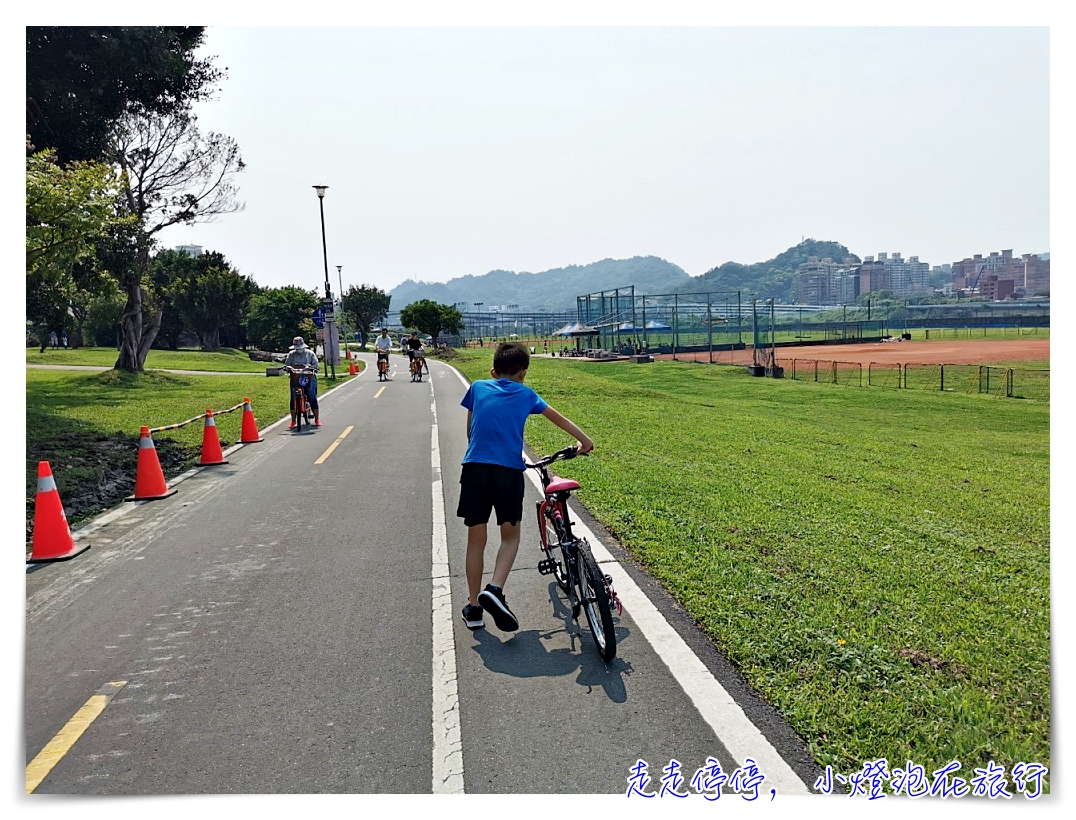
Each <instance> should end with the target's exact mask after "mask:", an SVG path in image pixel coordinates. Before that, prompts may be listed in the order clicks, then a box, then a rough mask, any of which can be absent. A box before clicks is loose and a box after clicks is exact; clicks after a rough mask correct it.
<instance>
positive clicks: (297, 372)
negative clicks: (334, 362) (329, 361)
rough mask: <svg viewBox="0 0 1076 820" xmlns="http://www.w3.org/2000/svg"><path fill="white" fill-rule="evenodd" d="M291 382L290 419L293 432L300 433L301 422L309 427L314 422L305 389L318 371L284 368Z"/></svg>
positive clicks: (312, 411)
mask: <svg viewBox="0 0 1076 820" xmlns="http://www.w3.org/2000/svg"><path fill="white" fill-rule="evenodd" d="M284 370H286V371H287V373H288V376H289V377H290V380H291V418H292V420H293V421H294V422H295V432H296V433H298V432H301V431H302V429H303V421H304V420H305V421H306V426H307V427H309V426H310V425H311V424H312V423H313V421H314V410H313V408H312V407H311V406H310V399H309V397H308V396H307V395H306V388H307V387H309V386H310V379H311V377H312V376H316V375H317V374H318V371H317V370H315V369H313V368H310V367H290V366H285V367H284Z"/></svg>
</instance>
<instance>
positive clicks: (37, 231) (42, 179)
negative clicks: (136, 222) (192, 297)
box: [26, 151, 129, 350]
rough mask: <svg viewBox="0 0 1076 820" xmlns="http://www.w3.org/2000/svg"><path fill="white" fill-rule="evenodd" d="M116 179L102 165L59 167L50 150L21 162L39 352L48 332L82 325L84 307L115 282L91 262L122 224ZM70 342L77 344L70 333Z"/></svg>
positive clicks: (29, 310) (29, 293)
mask: <svg viewBox="0 0 1076 820" xmlns="http://www.w3.org/2000/svg"><path fill="white" fill-rule="evenodd" d="M118 193H119V180H118V177H117V175H116V174H114V173H113V172H112V171H111V170H110V169H109V168H108V167H107V166H104V165H100V164H98V163H92V162H87V163H72V164H71V165H69V166H67V167H66V168H61V167H60V166H59V164H57V162H56V158H55V152H53V151H39V152H37V153H35V154H32V155H31V156H29V157H27V158H26V317H27V319H28V320H29V321H30V322H31V323H33V324H34V326H35V327H36V328H37V330H38V335H39V337H40V339H41V349H42V350H44V349H45V347H46V346H47V344H48V339H49V335H50V332H56V333H57V334H62V333H63V332H64V331H65V330H66V329H68V327H70V326H71V323H72V321H73V323H74V325H75V326H76V327H81V323H82V319H84V318H85V313H84V311H82V310H81V306H84V305H85V304H86V302H87V300H88V299H89V298H91V297H92V296H94V295H95V294H98V293H101V292H104V291H107V290H112V289H114V288H115V282H114V281H113V280H111V278H109V277H108V276H107V275H103V274H102V273H101V271H100V270H99V269H98V267H97V265H96V263H95V252H96V249H97V247H98V246H99V245H100V244H102V243H103V242H106V241H107V236H108V234H109V233H110V232H111V231H112V230H114V229H117V228H118V227H120V226H122V225H124V224H127V223H128V222H129V220H125V219H123V218H122V217H120V216H119V215H118V212H117V209H116V204H117V196H118ZM71 342H72V343H73V344H74V345H79V344H81V338H80V336H79V335H78V334H74V336H73V338H72V339H71Z"/></svg>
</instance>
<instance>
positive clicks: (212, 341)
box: [198, 327, 220, 351]
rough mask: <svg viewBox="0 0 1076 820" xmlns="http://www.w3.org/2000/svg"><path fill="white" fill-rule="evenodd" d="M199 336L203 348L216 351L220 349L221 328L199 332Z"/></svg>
mask: <svg viewBox="0 0 1076 820" xmlns="http://www.w3.org/2000/svg"><path fill="white" fill-rule="evenodd" d="M198 338H199V339H200V340H201V342H202V350H205V351H214V350H220V328H219V327H215V328H213V329H212V330H207V331H206V332H204V333H199V334H198Z"/></svg>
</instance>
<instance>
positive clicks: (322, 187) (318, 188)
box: [313, 185, 329, 199]
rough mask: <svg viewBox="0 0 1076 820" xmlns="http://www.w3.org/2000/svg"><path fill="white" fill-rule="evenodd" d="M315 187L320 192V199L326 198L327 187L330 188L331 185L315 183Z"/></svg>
mask: <svg viewBox="0 0 1076 820" xmlns="http://www.w3.org/2000/svg"><path fill="white" fill-rule="evenodd" d="M313 187H314V190H315V191H317V192H318V199H325V189H326V188H328V187H329V186H328V185H315V186H313Z"/></svg>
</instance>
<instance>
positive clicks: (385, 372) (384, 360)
mask: <svg viewBox="0 0 1076 820" xmlns="http://www.w3.org/2000/svg"><path fill="white" fill-rule="evenodd" d="M377 380H378V381H379V382H382V381H385V382H387V381H388V380H389V354H388V351H385V352H381V351H380V350H379V351H378V353H377Z"/></svg>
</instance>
